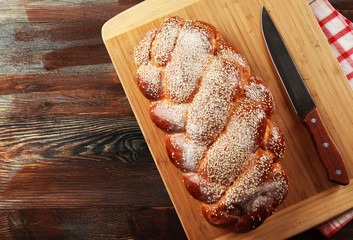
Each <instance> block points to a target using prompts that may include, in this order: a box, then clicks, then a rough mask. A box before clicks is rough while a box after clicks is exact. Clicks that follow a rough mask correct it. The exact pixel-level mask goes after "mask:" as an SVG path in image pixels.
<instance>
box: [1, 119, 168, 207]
mask: <svg viewBox="0 0 353 240" xmlns="http://www.w3.org/2000/svg"><path fill="white" fill-rule="evenodd" d="M0 139H1V144H0V186H1V187H0V191H1V195H0V208H2V209H4V208H8V209H14V208H16V209H17V208H38V207H59V206H60V207H83V206H85V207H88V206H95V205H101V206H104V205H119V206H124V205H125V206H133V205H136V206H137V205H142V206H170V205H171V203H170V200H169V197H168V194H167V192H166V190H165V188H164V186H163V183H162V181H161V179H160V176H159V174H158V171H157V169H156V167H155V164H154V162H153V159H152V157H151V156H150V154H149V151H148V149H147V145H146V143H145V141H144V139H143V137H142V135H141V133H140V130H139V128H138V126H137V124H136V122H135V120H134V119H133V118H122V117H120V118H92V119H88V118H85V119H72V120H53V121H49V120H47V121H43V120H42V121H28V120H27V121H24V122H9V123H7V124H4V123H3V124H0ZM141 196H143V197H141Z"/></svg>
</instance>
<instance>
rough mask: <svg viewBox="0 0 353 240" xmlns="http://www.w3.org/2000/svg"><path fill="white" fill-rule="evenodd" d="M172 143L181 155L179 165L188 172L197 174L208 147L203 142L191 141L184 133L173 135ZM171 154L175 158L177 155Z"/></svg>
mask: <svg viewBox="0 0 353 240" xmlns="http://www.w3.org/2000/svg"><path fill="white" fill-rule="evenodd" d="M170 142H171V144H172V145H173V147H174V149H175V150H176V151H177V152H178V155H179V154H180V155H181V159H178V161H177V165H179V167H180V168H182V169H183V170H184V171H186V172H197V170H198V167H199V164H200V162H201V160H202V158H203V156H204V154H205V152H206V150H207V146H206V145H205V144H202V143H201V142H198V141H194V140H191V139H190V138H188V137H187V136H186V135H185V134H184V133H179V134H173V135H171V137H170ZM171 154H172V157H173V156H174V155H175V154H176V153H171Z"/></svg>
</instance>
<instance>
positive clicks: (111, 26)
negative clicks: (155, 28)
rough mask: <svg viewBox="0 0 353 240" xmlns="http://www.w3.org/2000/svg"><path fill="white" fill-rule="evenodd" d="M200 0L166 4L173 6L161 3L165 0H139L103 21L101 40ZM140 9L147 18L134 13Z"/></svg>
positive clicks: (178, 0) (184, 0)
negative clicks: (137, 2)
mask: <svg viewBox="0 0 353 240" xmlns="http://www.w3.org/2000/svg"><path fill="white" fill-rule="evenodd" d="M200 1H202V0H170V1H169V2H168V4H169V5H170V4H172V6H173V7H168V8H166V7H165V5H163V2H165V0H146V1H144V2H141V3H139V4H137V5H135V6H133V7H131V8H129V9H127V10H125V11H124V12H122V13H119V14H118V15H116V16H115V17H113V18H111V19H109V20H108V21H107V22H105V23H104V25H103V26H102V29H101V35H102V38H103V41H107V40H109V39H111V38H114V37H116V36H117V35H120V34H123V33H126V32H128V31H130V30H132V29H135V28H138V27H140V26H143V25H145V24H147V23H150V22H151V21H153V20H156V19H159V18H161V17H163V16H166V15H168V14H171V13H173V12H175V11H178V10H180V9H182V8H185V7H187V6H190V5H192V4H195V3H197V2H200ZM169 5H168V6H169ZM151 6H152V7H151ZM150 7H151V8H150ZM141 9H144V14H145V15H148V17H147V18H142V14H141V15H140V14H136V13H137V12H139V11H141ZM152 12H153V14H152ZM131 16H134V20H133V21H129V17H131ZM136 18H137V19H136ZM124 23H127V24H124ZM117 26H119V27H117Z"/></svg>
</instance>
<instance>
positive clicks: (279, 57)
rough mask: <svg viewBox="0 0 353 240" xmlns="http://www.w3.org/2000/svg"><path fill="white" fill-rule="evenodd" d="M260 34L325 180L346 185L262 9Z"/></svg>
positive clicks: (342, 170)
mask: <svg viewBox="0 0 353 240" xmlns="http://www.w3.org/2000/svg"><path fill="white" fill-rule="evenodd" d="M261 26H262V34H263V37H264V39H265V42H266V45H267V49H268V51H269V53H270V55H271V58H272V61H273V63H274V65H275V67H276V69H277V73H278V75H279V76H280V78H281V80H282V83H283V85H284V87H285V89H286V91H287V94H288V96H289V98H290V100H291V102H292V105H293V106H294V109H295V111H296V112H297V115H298V117H299V119H300V121H301V122H302V123H303V124H304V125H305V127H306V128H307V130H308V131H309V133H310V135H311V136H312V138H313V141H314V143H315V147H316V150H317V152H318V156H319V158H320V161H321V164H322V165H323V167H324V169H325V171H326V174H327V176H328V178H329V179H330V180H331V181H333V182H336V183H339V184H342V185H346V184H348V183H349V177H348V173H347V169H346V166H345V164H344V161H343V158H342V155H341V153H340V152H339V150H338V148H337V146H336V144H335V143H334V141H333V140H332V138H331V136H330V134H329V133H328V131H327V129H326V127H325V125H324V123H323V121H322V119H321V117H320V114H319V111H318V109H317V108H316V105H315V103H314V101H313V99H312V97H311V95H310V93H309V91H308V89H307V87H306V85H305V83H304V80H303V78H302V77H301V75H300V73H299V71H298V69H297V67H296V66H295V63H294V61H293V59H292V57H291V55H290V54H289V52H288V50H287V48H286V46H285V44H284V42H283V40H282V38H281V36H280V34H279V32H278V31H277V29H276V27H275V24H274V23H273V21H272V19H271V17H270V15H269V13H268V12H267V10H266V8H265V7H263V8H262V16H261Z"/></svg>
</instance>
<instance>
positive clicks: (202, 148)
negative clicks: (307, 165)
mask: <svg viewBox="0 0 353 240" xmlns="http://www.w3.org/2000/svg"><path fill="white" fill-rule="evenodd" d="M134 55H135V62H136V64H137V65H138V66H139V69H138V72H137V80H138V81H137V82H138V84H139V87H140V89H141V91H142V93H143V94H144V95H145V96H146V97H147V98H150V99H154V100H156V99H157V101H154V102H152V104H151V107H150V115H151V118H152V120H153V122H154V123H155V124H156V125H157V126H158V127H159V128H161V129H163V130H165V131H166V132H168V133H169V134H168V135H167V140H166V145H167V150H168V155H169V157H170V159H171V160H172V162H173V163H174V164H175V166H177V167H178V168H179V169H180V170H182V171H183V177H184V181H185V186H186V188H187V189H188V191H189V192H190V193H191V194H192V196H194V197H195V198H196V199H199V200H200V201H202V202H203V204H202V205H203V211H204V216H205V217H206V219H207V220H208V221H209V222H210V223H212V224H214V225H222V226H225V225H227V224H235V225H234V227H233V229H234V230H236V231H248V230H250V229H251V228H255V227H257V226H258V225H260V224H261V223H262V222H263V221H264V220H265V219H266V218H267V217H268V216H269V215H271V214H272V211H273V209H274V208H275V207H277V206H278V205H279V204H280V203H281V202H282V201H283V200H284V198H285V196H286V195H287V188H288V186H287V178H286V176H285V174H284V172H283V170H282V169H281V166H280V164H279V161H280V159H281V158H282V157H283V154H284V147H285V145H284V138H283V135H282V133H281V131H280V129H279V128H278V126H277V125H276V124H274V123H273V122H272V120H271V118H272V115H273V112H274V102H273V97H272V94H271V92H270V91H269V89H268V88H267V87H266V86H265V85H264V84H263V81H262V80H261V79H260V78H258V77H255V76H252V75H251V72H250V68H249V65H248V62H247V61H246V59H245V57H244V56H242V55H241V54H240V53H239V52H238V50H237V49H236V48H234V47H233V46H232V45H230V44H229V43H226V42H225V41H224V40H223V38H222V36H221V34H220V33H219V32H217V30H215V28H214V27H213V26H211V25H208V24H207V23H202V22H199V21H195V20H188V21H184V20H183V19H182V18H179V17H172V18H168V19H166V20H165V21H164V22H163V23H162V24H161V27H160V28H158V29H155V30H152V31H150V32H148V33H147V34H146V36H145V38H144V39H143V40H142V41H141V42H140V43H139V44H138V45H137V46H136V48H135V52H134Z"/></svg>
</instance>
